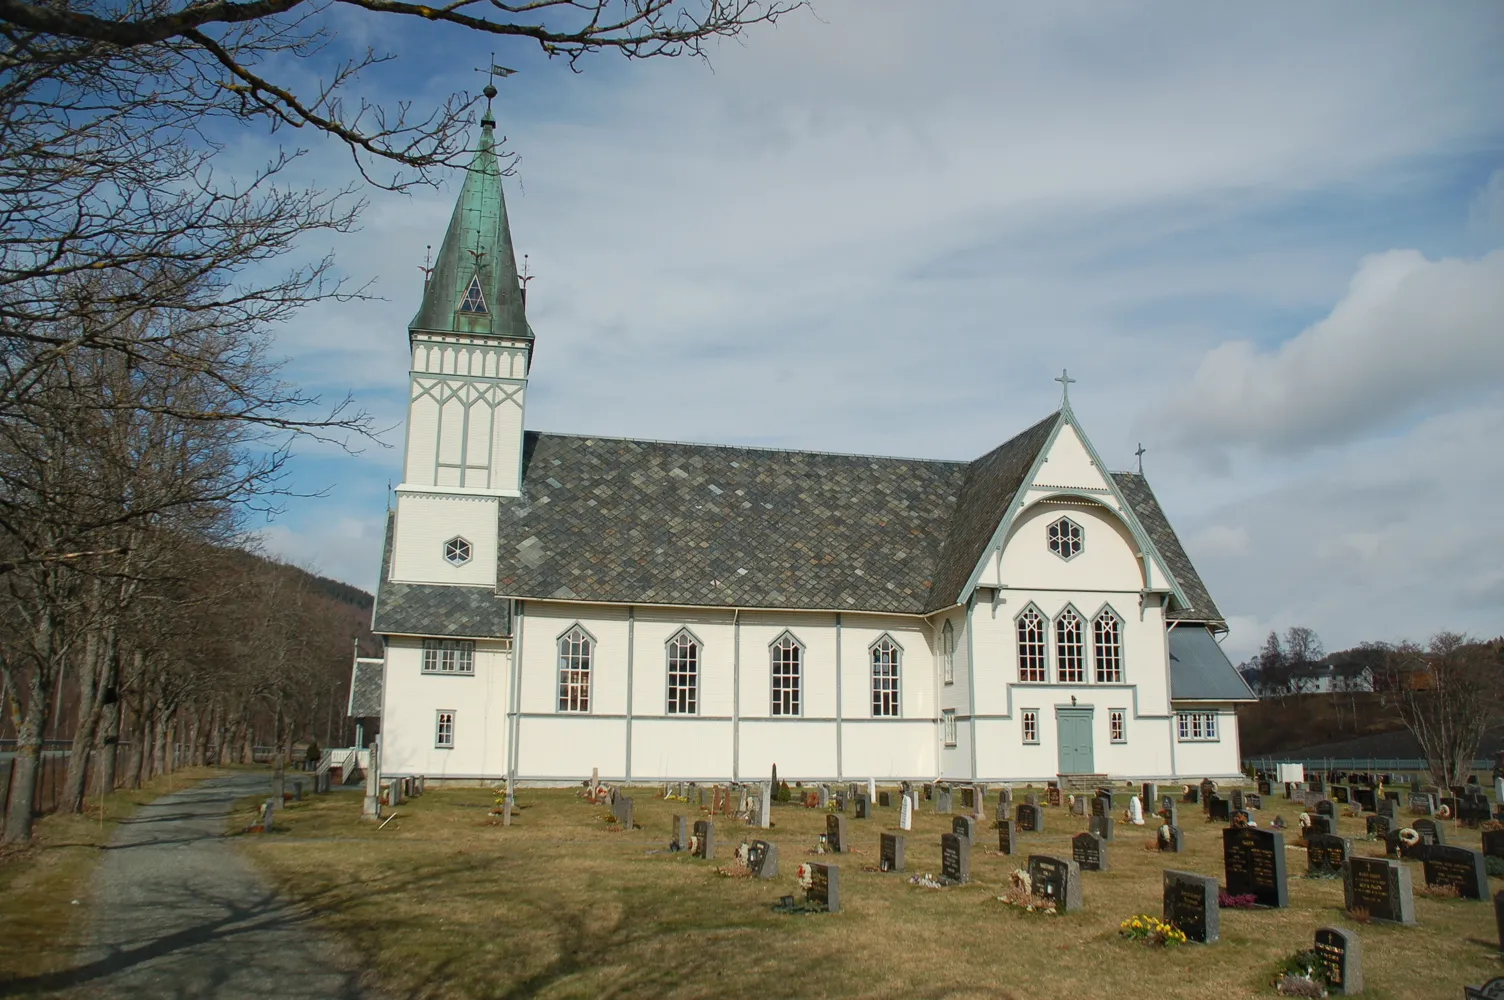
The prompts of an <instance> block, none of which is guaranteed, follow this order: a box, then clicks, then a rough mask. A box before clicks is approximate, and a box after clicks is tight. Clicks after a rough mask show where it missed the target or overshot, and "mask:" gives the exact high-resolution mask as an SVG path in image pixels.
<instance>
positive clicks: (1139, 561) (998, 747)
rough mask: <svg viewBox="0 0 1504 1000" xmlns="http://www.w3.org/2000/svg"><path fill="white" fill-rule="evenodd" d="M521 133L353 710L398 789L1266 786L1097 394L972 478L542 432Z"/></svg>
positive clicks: (450, 263) (442, 360)
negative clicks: (1230, 780)
mask: <svg viewBox="0 0 1504 1000" xmlns="http://www.w3.org/2000/svg"><path fill="white" fill-rule="evenodd" d="M493 130H494V123H493V121H492V119H491V117H490V113H489V111H488V112H487V115H486V117H485V118H484V119H483V121H482V124H481V135H480V142H479V150H478V152H477V154H476V156H475V158H474V161H473V162H472V163H471V165H470V167H469V171H468V173H467V175H466V178H465V181H464V185H463V188H462V190H461V191H460V194H459V200H458V204H457V205H456V206H455V210H454V215H453V217H452V218H451V219H450V222H449V229H448V231H447V233H446V234H445V236H444V242H443V246H442V249H441V250H440V252H439V255H438V257H437V259H436V260H435V262H434V268H433V271H432V273H431V275H430V276H429V280H428V282H427V286H426V288H425V290H424V294H423V302H422V305H421V307H420V308H419V310H418V313H417V316H416V317H415V318H414V319H413V321H412V324H411V326H410V327H409V331H408V336H409V341H410V344H411V349H412V350H411V358H412V369H411V376H410V383H411V402H410V405H409V412H408V421H407V451H406V458H405V468H404V475H403V481H402V483H401V485H400V486H398V487H397V488H396V499H395V509H394V511H393V513H392V514H391V515H390V517H389V521H388V526H387V532H386V543H385V544H386V548H385V553H384V555H383V559H382V569H381V580H380V584H379V588H378V593H377V598H376V607H375V612H374V616H373V629H374V631H375V632H377V633H378V634H380V635H381V636H382V637H383V638H384V640H385V655H384V658H383V659H382V660H374V661H362V662H360V663H358V664H357V666H356V676H355V678H354V684H353V688H354V693H353V695H352V702H353V705H352V714H356V715H365V716H376V715H379V716H380V731H381V734H382V736H381V742H382V758H381V770H382V772H383V774H386V775H407V774H424V775H427V776H429V778H431V779H433V780H443V779H454V780H464V781H476V780H487V781H493V780H499V779H502V778H504V777H505V776H506V775H507V774H508V773H509V772H510V771H515V776H516V778H517V779H518V780H519V781H532V782H539V783H543V782H573V781H578V780H580V779H581V778H584V777H588V776H589V775H590V773H591V771H592V769H593V768H599V770H600V775H601V777H602V778H603V779H612V780H628V781H631V780H642V781H659V780H666V779H675V780H678V779H684V780H690V779H695V780H727V779H743V780H761V779H763V778H765V777H766V776H767V775H768V774H769V771H770V769H771V768H772V767H773V766H774V765H775V764H776V765H777V767H778V773H779V775H780V776H784V777H787V778H789V779H794V778H800V779H804V780H811V779H814V780H820V779H838V778H846V779H858V778H861V779H865V778H867V777H876V778H878V779H879V780H884V779H900V778H913V779H933V778H936V777H944V778H948V779H954V780H966V779H974V780H978V781H985V782H1024V781H1032V782H1036V783H1039V782H1043V781H1046V780H1054V779H1056V778H1057V776H1060V775H1066V776H1072V775H1107V776H1111V777H1113V778H1134V779H1161V780H1163V779H1171V778H1175V777H1184V778H1193V777H1194V778H1201V777H1205V776H1212V777H1223V776H1232V775H1235V774H1236V773H1237V772H1238V769H1239V750H1238V728H1237V721H1236V717H1235V715H1234V708H1235V706H1236V704H1237V703H1238V702H1241V701H1251V700H1253V695H1252V694H1251V692H1250V691H1249V690H1248V688H1247V686H1246V685H1245V684H1244V683H1243V681H1242V679H1241V678H1240V677H1239V676H1238V674H1237V672H1236V671H1235V670H1234V669H1233V667H1232V665H1231V664H1230V663H1229V661H1228V659H1227V657H1226V656H1225V655H1224V654H1223V652H1222V650H1221V648H1220V646H1219V645H1218V642H1217V639H1218V636H1219V635H1221V634H1223V633H1225V632H1226V628H1227V626H1226V624H1225V622H1224V620H1223V618H1222V615H1221V613H1220V612H1219V611H1218V610H1217V607H1216V605H1215V604H1214V603H1213V602H1212V599H1211V597H1210V595H1208V593H1207V592H1206V588H1205V587H1204V586H1203V585H1202V582H1201V580H1200V578H1199V577H1198V576H1197V575H1196V571H1195V569H1194V568H1193V567H1192V566H1191V563H1190V560H1189V559H1188V558H1187V557H1186V554H1185V551H1184V550H1183V549H1182V548H1181V545H1180V542H1179V540H1178V539H1177V538H1176V536H1175V532H1174V531H1173V530H1172V529H1171V527H1170V524H1169V522H1168V520H1167V519H1166V518H1165V515H1164V512H1163V511H1162V510H1161V509H1160V506H1159V503H1158V501H1157V500H1156V499H1155V496H1154V493H1153V491H1152V490H1150V488H1149V485H1148V483H1147V482H1146V481H1145V480H1144V478H1143V476H1142V475H1139V474H1134V473H1127V472H1109V471H1107V467H1106V466H1105V465H1104V464H1103V462H1102V460H1101V458H1100V457H1099V456H1098V455H1097V453H1096V451H1095V450H1094V449H1093V448H1092V445H1091V442H1090V441H1089V440H1088V439H1087V436H1086V434H1085V432H1084V431H1083V430H1082V428H1081V427H1080V425H1079V424H1078V422H1077V421H1076V418H1075V416H1074V415H1073V414H1072V412H1071V409H1070V405H1069V397H1068V394H1067V395H1066V396H1065V400H1064V402H1063V403H1062V406H1061V408H1060V409H1059V411H1057V412H1055V413H1052V414H1050V415H1049V416H1046V417H1044V418H1043V419H1042V420H1040V421H1039V422H1038V423H1036V424H1035V425H1034V426H1032V427H1029V428H1028V429H1026V430H1024V431H1023V432H1021V433H1019V434H1018V435H1016V436H1015V437H1013V438H1011V439H1009V440H1007V441H1005V442H1003V443H1002V444H1000V445H998V447H996V448H995V449H993V450H992V451H990V452H988V453H987V454H985V455H982V456H981V457H980V458H977V459H976V460H975V461H971V462H954V461H923V460H914V459H902V458H876V457H871V456H865V455H835V454H827V453H823V452H798V451H781V450H773V449H761V448H748V447H735V446H720V445H700V444H678V443H666V442H658V441H638V440H631V439H624V438H611V437H581V436H575V435H567V434H548V433H541V432H538V431H531V430H525V429H524V426H525V425H524V412H525V403H526V396H527V388H528V380H529V378H530V377H531V374H532V354H533V342H534V337H533V331H532V329H531V328H530V327H529V325H528V321H527V316H526V313H525V310H524V307H525V300H524V294H523V289H522V288H521V286H520V284H519V281H518V274H517V267H516V260H515V257H514V254H513V250H512V240H511V232H510V229H509V226H508V223H507V212H506V204H505V201H504V199H503V196H502V187H501V173H500V170H499V167H498V163H497V158H496V155H495V152H494V149H493V146H492V143H493ZM1064 384H1065V387H1066V389H1068V388H1069V383H1068V382H1066V383H1064ZM356 706H362V707H356Z"/></svg>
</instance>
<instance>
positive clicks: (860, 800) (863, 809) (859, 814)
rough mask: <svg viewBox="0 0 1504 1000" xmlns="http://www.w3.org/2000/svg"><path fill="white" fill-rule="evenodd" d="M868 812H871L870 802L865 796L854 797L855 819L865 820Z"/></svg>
mask: <svg viewBox="0 0 1504 1000" xmlns="http://www.w3.org/2000/svg"><path fill="white" fill-rule="evenodd" d="M870 811H871V805H870V800H869V799H868V798H867V796H866V795H858V796H857V797H856V818H857V819H866V818H867V813H868V812H870Z"/></svg>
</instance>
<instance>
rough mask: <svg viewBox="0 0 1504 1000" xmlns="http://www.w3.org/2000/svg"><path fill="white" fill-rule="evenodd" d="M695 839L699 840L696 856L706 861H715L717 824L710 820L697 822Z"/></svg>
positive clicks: (698, 820)
mask: <svg viewBox="0 0 1504 1000" xmlns="http://www.w3.org/2000/svg"><path fill="white" fill-rule="evenodd" d="M695 837H697V838H698V839H699V844H698V845H696V847H695V851H694V856H695V857H697V858H704V859H705V860H706V861H714V860H715V824H714V823H712V822H711V821H710V820H708V819H697V820H695Z"/></svg>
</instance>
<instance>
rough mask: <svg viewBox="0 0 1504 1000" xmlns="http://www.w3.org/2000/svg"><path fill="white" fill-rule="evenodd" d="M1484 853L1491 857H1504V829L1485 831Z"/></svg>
mask: <svg viewBox="0 0 1504 1000" xmlns="http://www.w3.org/2000/svg"><path fill="white" fill-rule="evenodd" d="M1483 855H1484V857H1489V858H1504V830H1484V831H1483Z"/></svg>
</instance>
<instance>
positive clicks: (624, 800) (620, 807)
mask: <svg viewBox="0 0 1504 1000" xmlns="http://www.w3.org/2000/svg"><path fill="white" fill-rule="evenodd" d="M611 811H612V812H613V813H615V814H616V821H617V822H618V823H619V824H620V825H621V828H622V829H623V830H633V829H636V827H637V824H636V822H634V820H633V816H632V800H631V799H630V798H628V797H627V796H625V795H618V796H617V797H616V804H615V805H613V806H612V807H611Z"/></svg>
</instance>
